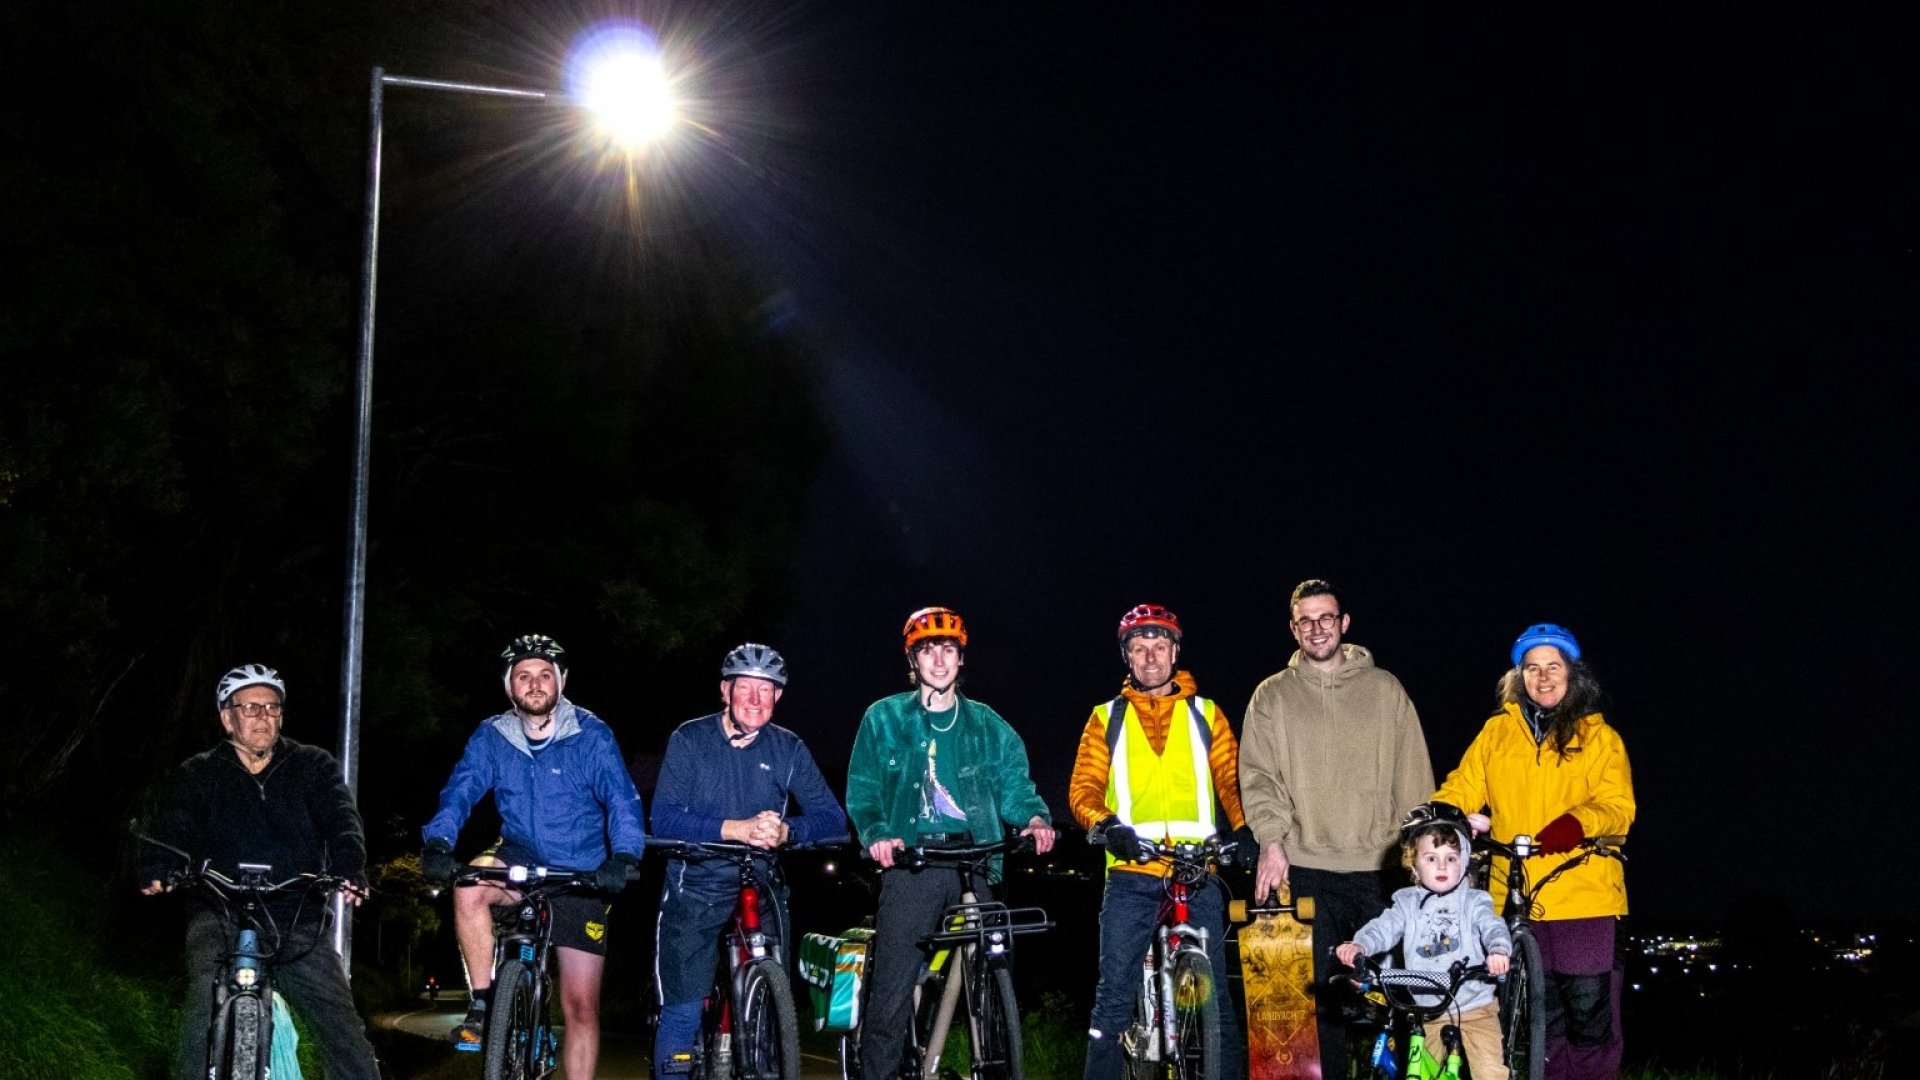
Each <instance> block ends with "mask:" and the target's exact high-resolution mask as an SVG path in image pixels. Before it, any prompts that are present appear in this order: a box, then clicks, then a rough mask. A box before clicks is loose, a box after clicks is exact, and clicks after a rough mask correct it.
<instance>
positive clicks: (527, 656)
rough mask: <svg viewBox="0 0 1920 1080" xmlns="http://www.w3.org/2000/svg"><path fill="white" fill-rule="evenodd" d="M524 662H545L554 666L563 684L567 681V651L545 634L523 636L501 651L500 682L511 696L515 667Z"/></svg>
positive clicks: (555, 672) (554, 671) (554, 670)
mask: <svg viewBox="0 0 1920 1080" xmlns="http://www.w3.org/2000/svg"><path fill="white" fill-rule="evenodd" d="M522 660H545V661H546V662H547V663H549V664H552V665H553V673H554V674H555V675H558V676H560V681H561V682H563V683H564V682H566V680H567V650H566V649H564V648H562V647H561V645H560V643H559V642H557V641H555V640H553V639H552V638H550V637H548V636H547V635H545V634H522V635H521V636H519V637H517V638H514V639H513V644H511V645H509V646H507V647H506V648H505V649H502V650H501V651H500V663H501V670H500V680H501V682H503V683H505V684H506V687H507V693H509V694H511V693H513V668H514V665H516V664H518V663H519V662H520V661H522Z"/></svg>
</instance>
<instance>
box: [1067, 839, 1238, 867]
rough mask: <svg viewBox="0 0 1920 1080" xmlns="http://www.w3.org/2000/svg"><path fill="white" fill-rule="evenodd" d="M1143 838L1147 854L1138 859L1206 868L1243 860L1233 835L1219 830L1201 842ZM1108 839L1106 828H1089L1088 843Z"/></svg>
mask: <svg viewBox="0 0 1920 1080" xmlns="http://www.w3.org/2000/svg"><path fill="white" fill-rule="evenodd" d="M1139 840H1140V850H1141V852H1142V853H1144V854H1145V855H1146V856H1147V857H1146V858H1143V859H1136V860H1134V861H1135V862H1138V863H1142V864H1145V863H1150V862H1153V861H1155V860H1161V859H1164V860H1166V861H1168V862H1171V863H1173V865H1174V866H1176V867H1184V868H1188V869H1194V870H1205V869H1206V868H1207V865H1208V864H1209V863H1215V864H1218V865H1220V866H1234V865H1237V864H1238V862H1239V860H1238V858H1237V857H1236V853H1235V848H1236V847H1237V845H1236V844H1235V843H1234V842H1233V841H1232V840H1231V839H1228V838H1225V837H1222V836H1220V835H1219V834H1217V833H1216V834H1214V835H1213V836H1209V837H1207V838H1206V839H1205V840H1201V841H1199V842H1197V843H1196V842H1194V841H1191V840H1155V839H1152V838H1151V837H1146V836H1142V837H1140V838H1139ZM1106 842H1107V831H1106V830H1105V829H1090V830H1088V832H1087V843H1088V844H1090V845H1092V846H1094V847H1104V846H1105V845H1106Z"/></svg>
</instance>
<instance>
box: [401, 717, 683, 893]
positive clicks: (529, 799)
mask: <svg viewBox="0 0 1920 1080" xmlns="http://www.w3.org/2000/svg"><path fill="white" fill-rule="evenodd" d="M489 791H491V792H493V801H494V803H495V805H497V806H498V807H499V809H500V836H501V838H502V839H504V840H506V841H507V842H508V843H511V844H514V845H517V846H520V847H524V848H527V849H528V850H530V851H532V852H533V853H534V855H535V857H536V858H538V859H539V860H540V862H541V863H542V864H543V865H546V866H551V867H556V868H559V869H564V870H592V869H594V868H595V867H597V866H599V865H600V864H601V863H602V862H605V861H606V859H607V855H608V851H609V845H611V850H612V851H613V852H614V853H617V854H623V855H631V856H633V857H634V858H636V859H637V858H639V857H640V855H641V853H642V852H643V850H644V849H645V848H646V841H647V831H646V826H645V825H643V824H642V811H641V806H640V793H639V792H638V791H636V790H634V787H633V777H632V776H631V775H629V774H628V772H627V767H626V764H625V761H624V759H622V757H621V756H620V745H619V743H618V742H617V741H616V740H615V739H614V737H613V729H612V728H610V727H608V726H607V725H606V722H605V721H603V720H601V719H600V718H599V717H597V716H595V715H593V714H592V713H590V712H588V711H587V710H585V709H581V708H576V707H575V706H574V704H573V702H571V701H568V700H567V699H565V698H561V699H560V705H559V708H558V709H557V710H556V711H555V715H554V724H553V738H552V739H551V740H549V741H548V743H547V745H546V747H545V748H544V749H542V750H541V751H540V752H539V753H538V754H535V753H534V752H533V751H532V750H531V749H530V748H529V747H528V745H527V739H526V735H525V734H524V733H523V732H522V731H521V728H520V717H519V716H518V715H517V714H515V713H513V712H512V711H508V712H504V713H501V714H500V715H498V716H495V717H492V718H491V719H488V720H487V721H485V722H484V723H482V724H481V725H480V728H479V730H477V731H475V732H474V733H473V737H472V738H470V739H468V740H467V749H466V752H465V753H463V754H461V755H460V763H459V764H458V765H455V766H454V767H453V775H452V776H451V777H449V778H448V779H447V786H446V787H444V788H441V789H440V812H439V813H437V814H435V815H434V816H433V820H432V821H429V822H427V825H426V828H424V829H421V830H420V836H421V839H422V840H423V841H428V842H431V841H434V840H444V841H446V842H447V843H448V844H449V845H451V844H452V843H453V842H454V841H455V840H457V839H458V838H459V836H460V827H461V826H462V825H464V824H466V821H467V815H468V814H469V813H471V812H472V811H473V805H474V804H475V803H477V802H479V801H480V797H481V796H483V795H485V794H486V793H487V792H489Z"/></svg>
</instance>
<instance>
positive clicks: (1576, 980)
mask: <svg viewBox="0 0 1920 1080" xmlns="http://www.w3.org/2000/svg"><path fill="white" fill-rule="evenodd" d="M1512 659H1513V667H1512V669H1510V670H1509V671H1508V672H1507V673H1506V675H1505V676H1503V677H1502V678H1501V680H1500V711H1498V712H1496V713H1494V714H1493V716H1492V717H1491V718H1489V719H1488V720H1487V723H1486V726H1485V727H1483V728H1482V729H1481V730H1480V734H1479V736H1478V737H1477V738H1475V739H1474V740H1473V745H1472V746H1469V747H1468V748H1467V752H1466V755H1465V756H1464V757H1462V758H1461V759H1460V766H1459V767H1458V768H1456V769H1454V770H1453V772H1452V773H1451V774H1450V775H1448V777H1447V779H1446V782H1445V783H1443V784H1441V785H1440V790H1439V791H1437V792H1435V793H1434V795H1433V798H1434V801H1436V802H1447V803H1452V804H1453V805H1455V806H1457V807H1460V808H1461V809H1463V810H1467V811H1469V812H1470V813H1471V818H1472V821H1473V824H1474V828H1475V831H1476V832H1485V831H1487V830H1488V829H1489V828H1491V829H1492V831H1493V835H1494V836H1495V837H1496V838H1498V839H1500V840H1511V839H1512V838H1513V837H1514V836H1516V835H1519V834H1522V833H1525V834H1529V835H1531V836H1533V838H1534V841H1535V846H1536V850H1537V851H1539V852H1540V854H1539V855H1538V856H1536V857H1535V859H1534V860H1533V861H1532V862H1530V864H1529V865H1528V867H1527V876H1528V879H1529V880H1531V881H1540V880H1542V879H1544V878H1545V877H1546V876H1547V874H1549V873H1551V872H1552V871H1553V868H1554V867H1556V866H1558V865H1560V864H1561V863H1563V862H1566V861H1567V860H1568V859H1570V858H1572V857H1573V855H1572V853H1573V852H1574V851H1575V850H1576V849H1578V848H1579V846H1580V842H1581V841H1582V840H1584V839H1586V838H1587V837H1589V836H1625V835H1626V833H1627V830H1628V828H1629V827H1630V826H1632V824H1633V814H1634V801H1633V775H1632V772H1631V770H1630V769H1629V768H1628V766H1627V749H1626V745H1625V744H1624V743H1622V742H1621V741H1620V735H1619V733H1618V732H1616V731H1615V730H1614V729H1613V727H1612V726H1611V725H1609V724H1608V723H1607V721H1606V718H1605V717H1603V716H1601V715H1600V686H1599V684H1598V683H1597V682H1596V681H1595V680H1594V677H1593V673H1592V672H1591V671H1590V670H1589V669H1588V668H1587V666H1586V665H1585V664H1583V663H1581V661H1580V645H1579V643H1578V642H1577V641H1575V640H1574V637H1573V634H1572V633H1570V632H1569V631H1567V630H1566V629H1564V628H1562V627H1559V626H1555V625H1553V624H1552V623H1540V624H1538V625H1535V626H1530V627H1528V628H1527V629H1526V631H1525V632H1524V633H1522V634H1521V635H1520V637H1519V640H1517V641H1515V642H1514V643H1513V652H1512ZM1482 808H1484V809H1485V810H1486V811H1487V813H1486V814H1484V815H1483V814H1481V813H1478V811H1480V810H1481V809H1482ZM1489 885H1490V886H1491V890H1492V892H1493V901H1494V904H1495V905H1496V908H1497V907H1498V905H1500V904H1501V903H1502V901H1503V900H1504V898H1505V894H1506V880H1505V876H1504V875H1503V874H1499V873H1496V874H1495V877H1494V880H1493V881H1491V882H1489ZM1535 899H1536V903H1535V906H1534V909H1533V916H1534V922H1533V929H1534V934H1535V936H1536V937H1537V938H1538V939H1539V942H1540V952H1541V956H1542V959H1543V960H1544V961H1545V963H1546V968H1547V1062H1546V1065H1547V1071H1546V1075H1547V1076H1548V1077H1549V1078H1550V1080H1562V1078H1564V1080H1589V1078H1602V1077H1611V1076H1614V1075H1615V1074H1617V1073H1618V1072H1619V1070H1620V1051H1621V1047H1622V1045H1623V1043H1622V1041H1621V1037H1620V988H1621V969H1620V965H1619V963H1618V960H1617V957H1618V952H1617V948H1616V946H1617V944H1618V943H1617V940H1616V938H1617V934H1618V924H1619V921H1620V917H1621V916H1623V915H1625V914H1626V913H1627V887H1626V874H1625V871H1624V868H1623V866H1622V865H1621V862H1620V860H1618V859H1605V858H1595V859H1589V860H1587V861H1586V862H1585V863H1584V864H1582V865H1580V866H1578V867H1575V868H1574V869H1572V870H1569V871H1567V872H1566V873H1564V874H1562V875H1560V877H1559V878H1558V879H1557V880H1555V881H1554V882H1553V883H1552V884H1551V885H1548V886H1547V888H1546V889H1545V890H1544V891H1543V892H1542V893H1541V894H1539V895H1538V896H1537V897H1536V898H1535Z"/></svg>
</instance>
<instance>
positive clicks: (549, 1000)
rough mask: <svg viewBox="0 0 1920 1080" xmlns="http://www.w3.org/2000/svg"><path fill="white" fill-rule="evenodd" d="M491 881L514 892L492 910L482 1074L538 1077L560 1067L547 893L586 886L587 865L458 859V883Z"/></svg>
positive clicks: (492, 1079) (495, 1079) (497, 1078)
mask: <svg viewBox="0 0 1920 1080" xmlns="http://www.w3.org/2000/svg"><path fill="white" fill-rule="evenodd" d="M481 882H493V883H495V884H499V885H504V886H506V887H508V888H510V889H513V890H514V891H516V892H518V893H519V894H520V897H519V899H517V900H514V901H512V902H510V903H507V904H501V905H496V906H495V907H494V909H493V920H494V933H493V1001H492V1004H490V1005H489V1006H488V1008H487V1027H486V1038H485V1039H483V1040H482V1043H481V1051H482V1053H483V1055H484V1056H483V1057H482V1059H481V1062H482V1064H481V1075H482V1076H483V1077H485V1078H486V1080H538V1078H540V1077H544V1076H550V1075H552V1074H553V1072H554V1071H555V1070H556V1069H558V1068H559V1063H560V1037H559V1035H558V1034H557V1033H556V1032H555V1031H554V1029H553V1020H552V1006H553V975H552V973H551V971H550V970H549V967H548V964H549V960H550V958H551V955H552V952H553V907H552V901H553V897H554V896H555V895H557V894H559V893H562V892H567V891H569V890H574V889H592V888H593V887H594V873H593V871H591V870H550V869H548V868H546V867H544V866H471V865H469V866H464V867H462V868H461V869H460V872H459V873H458V874H456V875H455V876H454V879H453V883H454V884H455V885H456V886H458V885H477V884H480V883H481Z"/></svg>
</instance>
